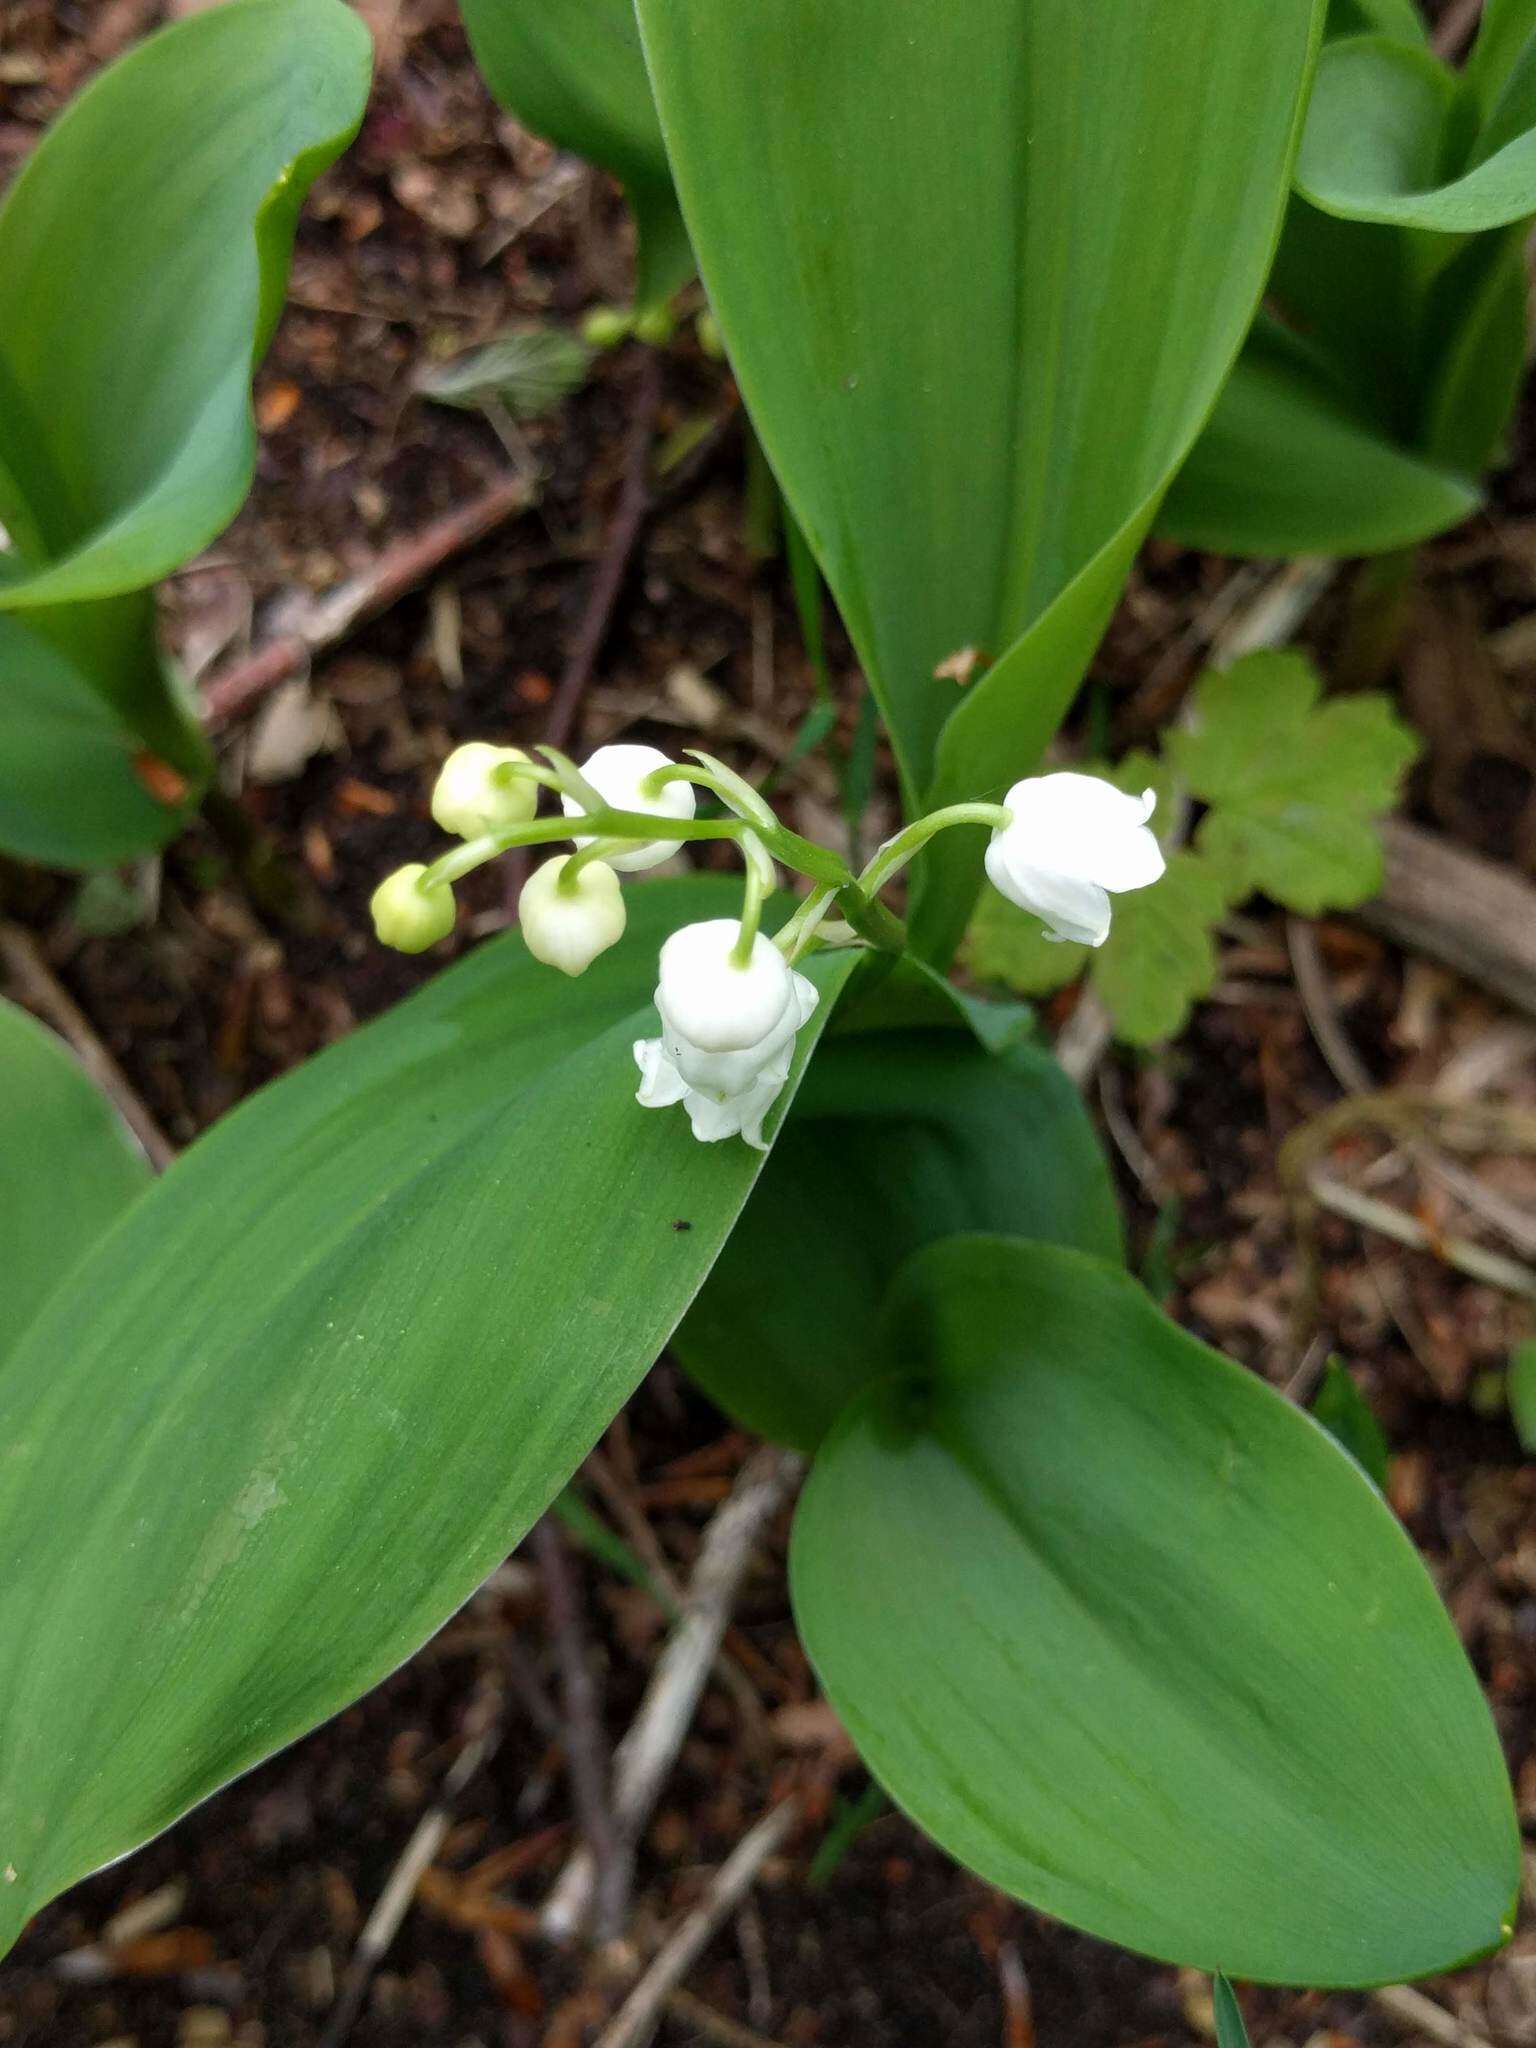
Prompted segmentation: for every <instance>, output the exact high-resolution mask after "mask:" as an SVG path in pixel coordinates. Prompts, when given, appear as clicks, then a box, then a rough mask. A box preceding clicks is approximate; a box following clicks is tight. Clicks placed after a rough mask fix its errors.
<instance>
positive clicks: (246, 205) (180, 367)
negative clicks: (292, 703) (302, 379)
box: [0, 0, 371, 865]
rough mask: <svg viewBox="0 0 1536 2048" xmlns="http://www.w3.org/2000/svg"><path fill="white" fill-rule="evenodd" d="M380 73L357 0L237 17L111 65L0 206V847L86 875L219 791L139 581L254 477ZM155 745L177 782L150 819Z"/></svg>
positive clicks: (172, 563) (216, 526)
mask: <svg viewBox="0 0 1536 2048" xmlns="http://www.w3.org/2000/svg"><path fill="white" fill-rule="evenodd" d="M370 67H371V44H370V41H369V37H368V34H367V31H366V29H365V28H364V27H363V24H362V23H361V21H360V20H359V19H358V18H357V16H356V15H355V14H354V13H353V12H352V10H351V9H350V8H348V7H346V6H344V5H342V4H341V0H235V4H233V5H230V6H227V7H222V8H219V9H218V10H216V11H215V12H212V13H207V14H202V15H199V16H197V17H195V18H193V19H191V20H188V21H184V22H181V23H179V24H177V25H176V26H174V27H172V28H170V29H167V30H164V31H163V32H162V33H160V34H159V35H156V36H152V37H150V38H149V39H148V40H147V41H146V42H145V43H143V44H141V45H140V46H139V47H138V48H136V49H135V50H133V51H131V52H130V53H129V55H128V56H126V57H125V58H123V59H122V60H120V61H119V62H118V63H116V64H114V65H112V66H111V67H110V68H109V69H108V70H106V71H105V72H103V73H102V74H101V75H100V77H98V78H97V79H96V80H95V81H94V82H93V83H92V84H91V85H90V86H89V87H88V88H87V89H86V90H85V91H84V92H83V93H81V94H80V96H79V98H78V99H76V100H75V101H74V102H73V103H72V104H71V105H70V106H69V107H68V108H67V109H66V110H65V112H64V114H63V115H62V116H61V117H60V119H59V120H58V121H57V122H56V123H55V124H54V126H53V127H52V128H51V129H50V130H49V132H48V133H47V135H46V136H45V137H44V138H43V140H42V141H41V143H39V145H38V147H37V148H36V150H34V151H33V153H32V155H31V157H30V158H29V159H28V161H27V162H26V164H25V165H24V166H23V168H22V170H21V171H20V173H19V174H18V176H17V178H16V180H15V182H14V184H13V185H12V187H11V189H10V191H9V192H8V193H7V195H6V198H5V203H4V206H3V207H0V276H3V277H4V279H5V290H4V293H3V294H0V525H3V526H4V527H5V528H6V530H7V531H8V533H9V534H10V536H11V541H12V552H11V553H10V554H9V555H7V556H5V557H4V558H3V566H0V696H3V697H4V698H6V699H7V700H8V701H7V703H6V706H5V709H4V711H3V712H0V718H3V719H4V720H5V723H6V727H7V731H8V736H10V734H11V732H13V731H14V732H15V733H16V737H15V738H14V740H13V744H12V746H10V747H8V748H6V749H4V750H0V831H3V832H5V833H6V834H7V840H6V843H8V844H9V845H11V846H12V847H13V849H14V850H17V851H20V852H23V853H27V854H31V855H34V856H36V857H39V858H44V859H50V860H56V861H60V862H63V861H69V862H71V863H74V864H82V865H83V864H88V863H90V862H91V861H93V860H99V859H101V858H103V857H104V851H103V847H104V842H110V850H111V851H110V857H118V856H120V855H122V854H124V853H126V852H129V851H132V850H135V849H136V848H142V847H144V846H146V845H151V844H154V843H156V841H158V840H163V839H165V838H166V837H168V836H169V835H170V833H171V832H173V831H174V830H175V829H176V828H177V826H178V825H179V824H180V822H181V820H182V817H183V816H184V803H183V802H182V801H181V798H182V796H183V795H188V794H190V795H195V793H196V785H197V784H198V783H200V782H201V781H202V780H203V778H204V777H205V776H206V774H207V770H208V757H207V752H206V749H205V747H204V744H203V742H202V740H201V738H200V736H199V735H198V733H197V730H196V727H195V724H194V722H193V721H192V720H191V718H190V717H189V715H188V713H187V711H186V709H185V708H184V706H183V705H182V703H181V701H180V698H179V696H178V693H177V691H176V689H175V687H174V686H173V684H172V682H171V681H170V679H169V677H168V676H167V675H166V673H165V670H164V667H163V665H162V663H161V660H160V657H159V655H158V653H157V651H156V647H155V633H154V615H153V609H152V605H151V601H150V598H149V596H148V594H147V586H149V585H150V584H152V583H153V582H154V581H155V580H156V579H157V578H158V577H160V576H162V575H164V574H166V573H167V572H168V571H170V570H172V569H174V568H177V567H179V566H180V564H182V563H183V562H185V561H187V560H188V559H189V558H190V557H191V556H192V555H194V554H196V553H197V551H198V550H199V549H200V548H202V547H204V546H205V545H206V544H207V542H208V541H209V540H211V539H212V538H213V537H214V535H215V534H217V533H218V532H219V531H220V529H221V528H222V527H224V526H225V525H227V524H228V522H229V520H230V519H231V518H233V516H234V514H235V512H236V511H237V510H238V508H239V505H240V502H241V500H242V498H243V497H244V495H245V492H246V490H247V488H248V486H249V483H250V477H251V469H252V463H253V460H254V452H255V428H254V425H253V423H252V418H251V403H250V378H251V370H252V366H253V362H254V361H255V359H256V358H257V357H258V356H259V355H260V354H261V352H262V350H263V349H264V348H265V346H266V342H267V340H268V338H269V336H270V333H271V329H272V325H273V322H274V321H275V319H276V316H277V311H278V307H279V303H280V300H281V295H282V287H283V280H284V276H285V273H286V268H287V261H288V253H289V248H290V245H291V242H292V236H293V227H294V221H295V218H296V216H297V212H298V208H299V205H300V203H301V202H302V200H303V197H304V195H305V193H306V191H307V190H308V188H309V185H310V183H311V182H312V180H313V179H314V178H315V177H316V176H317V175H318V173H319V172H320V171H321V170H322V169H323V168H324V167H325V165H326V164H327V163H329V162H330V161H331V160H332V159H333V158H334V157H335V156H336V155H337V154H338V153H339V151H340V150H341V149H342V147H343V146H344V145H345V143H346V141H347V140H348V138H349V137H350V135H351V133H352V132H353V130H354V129H355V128H356V126H357V123H358V122H359V120H360V119H361V117H362V111H363V106H364V103H365V101H366V97H367V91H368V81H369V74H370ZM38 640H43V641H45V642H46V643H47V652H46V657H45V658H44V660H43V661H42V662H41V663H39V662H38V660H37V642H38ZM82 687H83V688H87V689H89V690H91V691H93V692H94V693H95V694H96V695H97V697H98V698H99V699H100V700H101V705H102V707H104V708H103V709H101V710H98V711H96V712H95V713H94V715H90V714H87V713H86V712H85V711H84V710H83V709H82V708H81V707H80V705H79V701H78V700H79V692H80V690H81V688H82ZM81 725H83V726H88V727H89V728H90V731H89V734H88V735H87V737H86V739H85V741H84V744H83V745H82V747H81V749H80V750H79V752H78V753H77V752H76V750H75V748H74V747H73V746H72V745H71V743H70V728H71V726H81ZM140 749H143V750H147V751H148V753H150V754H151V755H153V756H154V757H155V758H156V760H157V761H159V762H163V763H164V764H166V765H167V766H168V768H169V769H170V771H172V772H171V773H170V775H169V776H168V777H167V776H165V775H161V776H160V778H159V782H158V785H156V786H157V787H158V788H159V789H160V791H161V794H160V797H159V800H158V801H151V802H150V803H149V804H148V805H146V801H145V799H146V785H145V783H144V781H143V779H142V777H141V776H139V775H138V774H137V773H136V770H135V767H134V758H133V757H134V755H135V753H136V752H137V751H138V750H140ZM82 777H84V778H85V779H84V780H83V781H82ZM178 783H179V785H180V789H179V790H178Z"/></svg>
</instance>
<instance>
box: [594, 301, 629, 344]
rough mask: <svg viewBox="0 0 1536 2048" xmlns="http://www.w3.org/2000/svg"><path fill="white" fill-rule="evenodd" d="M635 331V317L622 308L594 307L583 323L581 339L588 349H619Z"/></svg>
mask: <svg viewBox="0 0 1536 2048" xmlns="http://www.w3.org/2000/svg"><path fill="white" fill-rule="evenodd" d="M634 331H635V316H634V314H633V313H627V312H626V311H625V310H624V308H623V307H622V306H594V307H593V309H592V311H591V312H590V313H589V314H588V315H587V317H586V319H585V320H583V321H582V323H581V338H582V340H583V341H584V342H585V343H586V344H587V346H588V348H617V347H618V345H619V343H620V342H621V341H628V339H629V337H630V336H631V334H633V333H634Z"/></svg>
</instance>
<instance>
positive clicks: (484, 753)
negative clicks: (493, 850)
mask: <svg viewBox="0 0 1536 2048" xmlns="http://www.w3.org/2000/svg"><path fill="white" fill-rule="evenodd" d="M518 764H521V765H523V766H527V765H528V756H527V755H526V754H525V753H523V752H522V751H521V750H520V749H519V748H517V747H491V746H487V745H486V743H485V741H484V740H471V741H470V742H469V744H468V745H467V746H463V747H455V749H454V750H453V752H452V753H451V754H450V755H449V756H448V758H447V760H446V761H445V762H444V763H443V766H442V771H441V773H440V774H439V775H438V778H437V782H436V784H435V785H434V787H433V790H432V815H433V817H434V818H435V819H436V820H437V822H438V824H439V825H441V826H442V828H443V830H444V831H445V832H452V833H453V834H454V836H455V837H456V838H459V839H478V838H480V836H481V835H482V833H486V832H504V831H506V830H507V829H508V827H510V826H513V825H526V824H527V823H528V822H529V820H530V819H531V818H532V816H533V814H534V812H535V811H536V810H537V809H538V807H539V785H538V784H537V783H536V782H535V781H534V779H533V777H532V776H531V775H508V774H507V773H505V772H504V771H505V770H506V769H508V768H510V767H513V766H515V765H518Z"/></svg>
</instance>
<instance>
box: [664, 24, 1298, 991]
mask: <svg viewBox="0 0 1536 2048" xmlns="http://www.w3.org/2000/svg"><path fill="white" fill-rule="evenodd" d="M1322 11H1323V9H1322V4H1321V0H1318V4H1316V5H1314V4H1313V0H1181V4H1180V5H1179V6H1177V7H1170V6H1168V5H1166V4H1165V0H1120V4H1117V5H1116V7H1115V9H1114V21H1113V27H1112V29H1111V28H1110V27H1109V25H1108V23H1107V20H1106V18H1105V16H1104V15H1103V11H1102V10H1101V9H1098V8H1092V7H1084V6H1083V5H1081V0H970V4H968V5H967V6H965V7H964V8H941V7H935V6H933V5H932V0H843V4H841V5H838V6H836V7H829V6H827V5H826V4H825V0H769V4H765V5H759V6H752V7H722V6H718V5H715V4H713V0H639V15H640V24H641V29H642V32H643V34H644V38H645V43H646V50H647V55H648V58H649V61H650V69H651V77H652V83H653V85H654V87H655V89H656V94H657V99H658V102H659V105H660V108H661V116H662V126H663V129H664V131H665V134H666V137H667V143H668V149H669V153H670V156H671V161H672V168H673V172H674V175H675V177H676V180H677V185H678V190H679V193H680V195H681V198H682V203H683V210H684V214H685V216H686V218H687V220H688V224H689V228H690V232H691V234H692V238H693V244H694V248H695V250H696V251H697V253H698V255H699V258H700V263H701V267H702V271H703V275H704V279H705V283H706V285H707V287H708V289H709V295H710V302H711V304H712V306H713V307H714V309H715V311H716V313H717V315H718V316H719V319H720V323H721V326H722V329H723V331H724V334H725V338H726V342H727V344H728V347H729V350H730V355H731V361H732V364H733V366H734V368H735V370H736V372H737V375H738V378H739V380H740V383H741V386H742V390H743V393H744V395H745V397H746V401H747V404H748V406H749V408H750V410H751V413H752V417H753V421H754V424H755V426H756V428H757V431H758V433H759V434H760V435H761V437H762V440H763V444H764V446H765V447H766V449H767V451H768V455H769V457H770V459H771V461H772V463H773V466H774V468H775V471H776V472H777V474H778V476H779V479H780V481H781V483H782V484H783V486H784V489H785V494H786V496H787V498H788V499H789V502H790V504H791V505H792V507H793V509H794V512H795V515H796V517H797V518H798V519H799V521H800V524H801V526H802V528H803V530H804V532H805V534H806V536H807V538H808V539H809V541H810V543H811V545H812V547H813V549H814V550H815V553H816V555H817V558H818V560H819V561H820V563H821V565H822V568H823V571H824V573H825V574H826V576H827V579H828V582H829V584H830V585H831V588H832V591H833V593H834V596H835V597H836V599H837V602H838V604H839V606H840V608H841V611H842V614H843V617H844V620H845V621H846V623H847V625H848V627H849V630H850V632H851V633H852V636H853V639H854V642H855V644H856V646H857V648H858V650H859V654H860V658H861V660H862V661H863V663H864V666H865V669H866V671H867V673H868V675H869V677H870V679H871V682H872V684H873V686H874V688H875V690H876V692H877V693H878V696H879V699H880V704H881V709H882V711H883V712H884V715H885V718H886V722H887V725H888V726H889V728H890V731H891V735H892V739H893V742H894V746H895V750H896V754H897V758H898V764H899V767H900V770H901V775H902V780H903V785H904V790H905V794H906V797H907V799H908V802H909V803H915V802H916V801H917V800H918V799H919V798H920V797H921V796H923V795H925V794H927V795H931V796H933V797H934V798H935V799H936V800H947V799H949V798H951V797H959V796H971V797H974V796H977V795H979V794H982V793H984V792H985V793H988V794H990V793H993V792H995V791H1001V790H1002V789H1004V788H1006V787H1007V785H1008V783H1009V782H1010V781H1011V780H1013V779H1014V778H1015V777H1016V776H1017V775H1020V774H1023V773H1027V772H1028V770H1029V769H1030V767H1031V766H1032V765H1033V764H1034V762H1035V760H1036V759H1037V757H1038V755H1039V752H1040V749H1041V747H1042V746H1043V744H1044V743H1045V741H1046V740H1047V739H1048V738H1049V737H1050V735H1051V734H1052V732H1053V731H1054V730H1055V727H1056V725H1057V724H1058V722H1059V720H1060V718H1061V716H1062V714H1063V712H1064V710H1065V708H1066V706H1067V704H1068V702H1069V700H1070V698H1071V695H1072V693H1073V691H1074V690H1075V689H1076V687H1077V684H1078V681H1079V679H1080V677H1081V675H1082V671H1083V668H1084V666H1085V665H1086V662H1087V660H1088V658H1089V655H1090V654H1091V651H1092V648H1093V646H1094V644H1095V642H1096V641H1097V639H1098V637H1099V635H1100V633H1101V632H1102V630H1103V626H1104V624H1105V621H1106V619H1107V617H1108V614H1109V611H1110V610H1111V608H1112V607H1113V604H1114V601H1115V599H1116V597H1117V595H1118V592H1119V589H1120V586H1121V583H1122V580H1123V578H1124V575H1125V573H1126V571H1127V569H1128V567H1129V564H1130V561H1131V559H1132V557H1133V555H1134V552H1135V549H1136V547H1137V545H1138V544H1139V542H1140V540H1141V538H1142V536H1143V534H1144V533H1145V531H1146V528H1147V526H1148V524H1149V522H1150V520H1151V516H1152V512H1153V509H1154V506H1155V504H1156V501H1157V499H1158V498H1159V496H1160V495H1161V493H1162V491H1163V490H1164V488H1165V487H1166V485H1167V483H1168V481H1169V478H1170V476H1171V475H1172V473H1173V471H1174V470H1175V469H1176V468H1177V466H1178V464H1179V463H1180V462H1181V461H1182V459H1183V457H1184V455H1185V454H1186V453H1187V451H1188V449H1189V446H1190V444H1191V442H1192V441H1193V439H1194V437H1195V434H1196V432H1197V431H1198V429H1199V426H1200V424H1201V422H1202V420H1203V418H1204V415H1205V413H1206V412H1207V411H1208V409H1209V407H1210V405H1211V404H1212V402H1213V401H1214V399H1215V396H1216V393H1217V391H1218V389H1219V387H1220V384H1221V382H1222V379H1223V378H1224V377H1225V375H1226V373H1227V371H1228V369H1229V368H1230V366H1231V363H1232V360H1233V358H1234V357H1235V355H1236V353H1237V349H1238V345H1239V343H1240V341H1241V338H1242V335H1243V333H1244V332H1245V331H1246V329H1247V327H1248V325H1249V322H1250V320H1251V318H1252V314H1253V309H1254V306H1255V303H1256V301H1257V299H1258V295H1259V292H1260V289H1261V287H1262V284H1263V280H1264V274H1265V272H1266V270H1267V267H1268V264H1269V259H1270V256H1271V254H1272V252H1273V248H1274V243H1275V239H1276V236H1277V234H1278V231H1279V225H1280V217H1281V209H1282V205H1283V200H1284V195H1285V189H1286V185H1287V182H1288V173H1289V168H1290V162H1291V156H1292V149H1293V142H1294V139H1295V135H1296V131H1297V128H1298V122H1299V110H1300V107H1301V103H1302V99H1303V96H1304V93H1305V89H1306V84H1307V77H1308V68H1309V62H1310V57H1311V52H1312V46H1313V43H1314V40H1315V37H1316V35H1317V33H1318V31H1319V29H1320V24H1321V16H1322ZM962 647H978V648H982V649H984V650H986V651H987V652H988V653H990V654H991V655H993V656H994V657H995V658H996V659H995V665H994V666H993V667H992V668H991V669H990V670H989V671H988V672H987V673H986V675H985V676H984V678H983V679H982V680H980V681H978V682H975V683H972V684H971V685H970V686H969V687H968V688H967V689H966V690H965V691H963V692H961V691H960V690H959V689H958V688H957V686H956V684H955V683H954V682H953V681H948V680H942V679H938V678H936V676H935V669H936V667H937V665H938V664H939V663H940V662H942V661H943V660H944V658H945V657H946V656H948V655H951V654H953V653H955V652H956V651H957V650H958V649H960V648H962ZM935 846H936V847H939V848H942V849H943V850H942V852H938V853H936V854H935V853H933V852H931V853H930V855H929V856H926V857H925V861H924V864H923V865H924V867H925V868H926V870H927V875H928V880H927V881H926V883H925V885H924V888H925V899H924V903H923V906H922V908H921V910H920V915H919V930H920V935H921V938H922V942H923V944H924V946H925V948H926V949H927V950H928V951H929V953H930V955H931V957H934V958H943V957H947V954H948V953H949V952H950V951H952V950H953V946H954V944H955V942H956V941H957V940H958V938H959V935H960V932H961V930H962V929H963V925H964V920H965V915H966V912H967V910H968V908H969V903H970V900H971V898H972V897H973V896H974V893H975V887H976V883H977V879H978V876H979V869H980V860H979V849H978V847H977V845H976V844H975V842H974V839H973V838H972V837H971V836H970V835H962V834H958V833H950V834H946V835H944V837H943V839H941V840H940V841H937V842H935Z"/></svg>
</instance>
